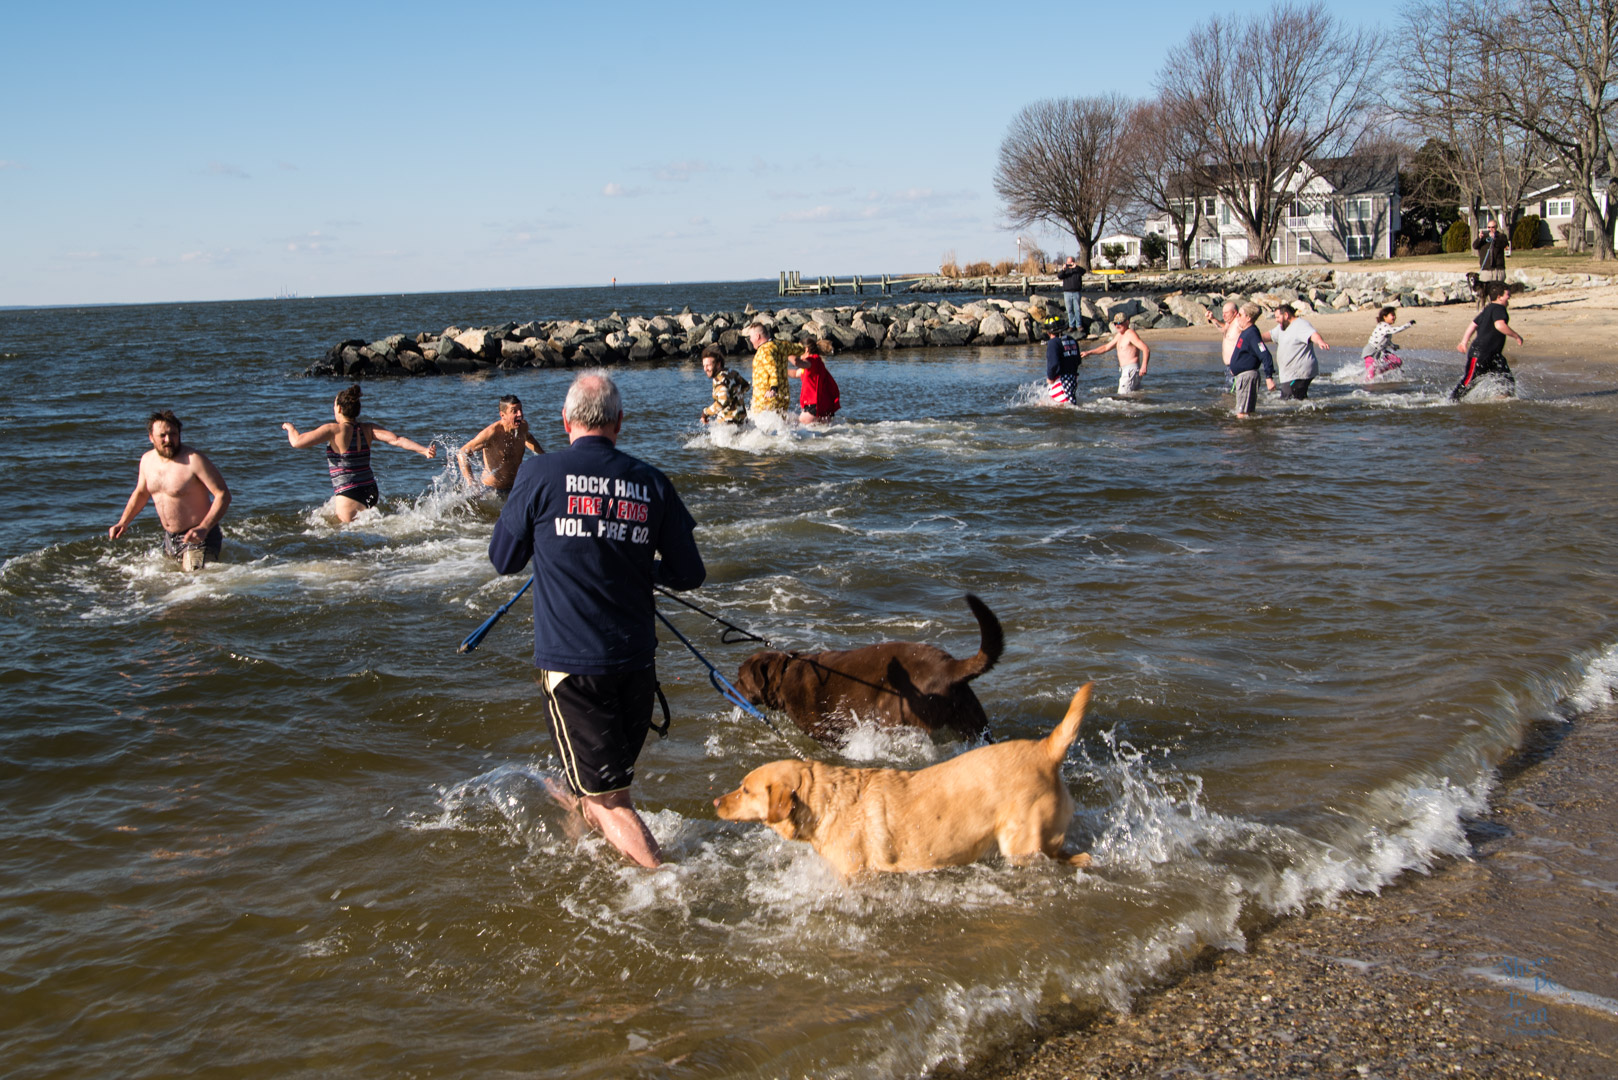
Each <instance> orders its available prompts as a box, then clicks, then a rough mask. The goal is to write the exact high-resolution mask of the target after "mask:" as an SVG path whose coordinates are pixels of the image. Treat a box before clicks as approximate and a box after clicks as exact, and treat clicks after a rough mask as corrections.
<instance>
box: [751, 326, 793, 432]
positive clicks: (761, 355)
mask: <svg viewBox="0 0 1618 1080" xmlns="http://www.w3.org/2000/svg"><path fill="white" fill-rule="evenodd" d="M747 342H748V344H750V345H751V346H753V407H752V413H753V422H754V423H755V424H756V423H758V421H759V419H760V418H761V417H762V416H763V415H764V414H765V413H775V414H776V415H778V416H779V417H780V418H781V419H782V420H783V421H785V420H786V418H787V415H788V414H789V413H790V412H791V411H792V384H791V383H790V382H789V381H788V376H787V357H789V356H802V355H803V346H802V345H799V344H798V343H797V342H793V341H772V340H771V339H770V332H769V331H768V330H766V329H764V327H763V326H760V325H759V324H758V323H754V324H753V325H752V326H749V327H748V328H747Z"/></svg>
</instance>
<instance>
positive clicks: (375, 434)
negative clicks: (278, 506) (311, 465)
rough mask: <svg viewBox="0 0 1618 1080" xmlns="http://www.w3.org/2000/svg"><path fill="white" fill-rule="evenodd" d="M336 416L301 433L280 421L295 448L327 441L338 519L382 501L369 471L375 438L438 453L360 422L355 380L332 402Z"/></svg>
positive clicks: (346, 518)
mask: <svg viewBox="0 0 1618 1080" xmlns="http://www.w3.org/2000/svg"><path fill="white" fill-rule="evenodd" d="M332 415H333V417H335V419H334V420H333V421H332V422H331V423H329V424H321V425H320V426H319V427H317V428H314V429H313V430H311V431H306V432H304V433H303V434H301V435H300V434H299V433H298V429H297V428H296V427H294V426H293V425H291V424H282V425H281V430H282V431H285V432H286V433H287V442H288V443H290V444H291V445H292V447H293V448H294V449H298V450H301V449H303V448H304V447H306V446H317V445H319V444H320V443H325V444H326V468H327V471H328V472H330V473H331V490H332V509H333V510H334V511H335V512H336V514H337V520H338V521H342V522H349V521H353V520H354V519H355V518H356V517H358V516H359V513H360V511H361V510H364V509H366V508H367V507H371V506H375V505H376V504H377V503H379V502H381V501H382V496H381V493H380V492H379V491H378V490H377V486H376V475H375V474H374V473H372V472H371V444H372V443H373V442H374V441H376V440H377V439H381V440H382V441H383V442H385V443H387V444H388V445H390V446H397V447H400V448H401V449H405V450H414V451H415V452H416V453H418V454H420V455H421V456H422V457H424V458H428V459H431V458H434V457H437V456H438V447H437V446H436V445H433V444H428V445H427V446H423V445H421V444H420V443H418V442H412V441H411V440H410V439H407V438H405V437H404V436H403V435H395V434H394V433H393V432H391V431H389V430H388V429H387V428H381V427H377V426H376V425H375V424H362V423H360V420H359V415H360V387H359V384H358V383H355V384H354V385H353V386H350V387H349V388H348V389H347V390H344V391H343V392H342V393H340V394H338V395H337V400H336V401H334V402H332Z"/></svg>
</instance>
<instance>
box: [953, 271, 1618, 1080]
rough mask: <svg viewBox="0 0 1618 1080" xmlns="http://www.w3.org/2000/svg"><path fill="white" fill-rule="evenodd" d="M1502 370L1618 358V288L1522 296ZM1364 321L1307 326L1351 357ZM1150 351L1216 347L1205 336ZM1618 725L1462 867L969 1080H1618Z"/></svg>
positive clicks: (1453, 864)
mask: <svg viewBox="0 0 1618 1080" xmlns="http://www.w3.org/2000/svg"><path fill="white" fill-rule="evenodd" d="M1511 311H1512V326H1513V327H1514V328H1516V329H1517V330H1518V332H1519V333H1521V334H1522V335H1523V337H1524V338H1525V339H1526V342H1527V344H1526V345H1524V346H1521V347H1518V348H1516V349H1514V350H1513V351H1512V353H1511V356H1512V361H1513V363H1514V364H1517V365H1518V366H1527V365H1532V364H1533V363H1534V362H1535V360H1536V359H1537V358H1545V359H1552V358H1560V357H1570V356H1573V357H1582V358H1589V359H1618V348H1615V345H1614V333H1615V331H1618V288H1613V287H1606V288H1600V289H1578V290H1566V291H1556V292H1549V291H1547V292H1538V293H1524V294H1521V295H1520V297H1518V298H1516V299H1514V301H1513V302H1512V304H1511ZM1374 314H1375V313H1374V312H1370V311H1358V312H1349V313H1334V314H1325V315H1317V316H1311V317H1310V318H1311V321H1312V322H1313V323H1314V325H1315V327H1316V328H1317V329H1318V330H1319V331H1320V332H1321V335H1322V336H1323V337H1325V338H1326V340H1327V341H1329V342H1331V343H1332V344H1333V346H1334V348H1343V349H1355V348H1357V347H1358V346H1359V345H1360V344H1362V343H1363V341H1364V338H1365V337H1366V336H1367V335H1368V334H1369V332H1370V328H1371V325H1372V320H1373V319H1374ZM1474 314H1475V309H1473V308H1472V307H1471V306H1470V305H1452V306H1449V307H1443V308H1420V309H1407V310H1404V311H1401V314H1400V319H1401V321H1403V320H1404V319H1406V318H1410V317H1414V318H1416V320H1417V325H1416V326H1415V327H1412V328H1411V329H1410V330H1408V331H1406V332H1405V333H1404V334H1402V335H1401V337H1400V342H1401V344H1404V345H1406V346H1408V347H1415V348H1452V347H1453V346H1454V344H1455V342H1456V341H1457V340H1459V338H1460V335H1461V332H1462V330H1463V329H1464V327H1465V325H1466V323H1467V322H1468V321H1469V320H1470V319H1471V318H1472V317H1473V315H1474ZM1146 336H1147V338H1148V340H1151V341H1156V340H1163V339H1169V340H1203V339H1209V340H1211V334H1210V333H1209V331H1208V330H1205V329H1201V330H1199V329H1197V328H1185V329H1181V330H1170V331H1165V332H1160V333H1151V332H1148V334H1147V335H1146ZM1615 756H1618V709H1614V708H1613V707H1612V706H1610V705H1609V706H1607V707H1606V708H1604V709H1602V710H1599V711H1597V712H1596V713H1593V714H1587V715H1586V716H1585V717H1584V718H1583V719H1582V720H1580V721H1578V722H1574V723H1559V722H1556V721H1547V722H1544V723H1542V724H1541V725H1540V726H1538V727H1536V728H1535V729H1533V730H1532V731H1531V732H1530V733H1529V736H1528V738H1527V740H1526V745H1525V746H1524V748H1523V749H1522V750H1520V751H1519V752H1518V754H1517V755H1516V756H1515V757H1513V758H1512V759H1510V760H1508V761H1506V762H1504V763H1503V764H1502V766H1501V768H1500V775H1501V781H1500V783H1499V785H1498V786H1497V787H1496V789H1495V791H1494V792H1493V794H1492V796H1491V798H1490V811H1489V813H1488V814H1487V815H1486V816H1485V817H1483V818H1481V819H1478V820H1475V821H1472V822H1470V823H1469V827H1468V839H1469V840H1470V841H1471V847H1472V851H1471V854H1470V856H1468V857H1466V858H1462V859H1451V860H1445V861H1443V862H1440V863H1439V864H1438V865H1436V866H1435V867H1433V868H1432V870H1431V872H1429V873H1427V874H1417V873H1406V874H1405V875H1403V876H1402V877H1401V878H1400V879H1399V880H1398V881H1397V882H1396V883H1395V884H1394V885H1393V886H1392V887H1390V888H1388V889H1385V890H1383V892H1382V893H1381V894H1380V895H1374V896H1373V895H1353V896H1348V897H1345V898H1343V899H1342V900H1341V901H1339V902H1338V903H1337V904H1336V905H1335V906H1333V907H1330V908H1325V909H1319V908H1317V909H1314V910H1311V911H1309V912H1307V913H1305V914H1303V915H1301V916H1298V917H1296V918H1291V919H1284V920H1281V921H1279V922H1276V923H1274V924H1273V925H1270V926H1268V927H1262V928H1255V929H1254V930H1252V931H1251V932H1250V933H1249V935H1248V938H1249V943H1248V949H1247V951H1246V952H1244V953H1238V952H1223V953H1217V954H1207V955H1205V956H1204V957H1203V958H1202V960H1201V962H1200V963H1199V964H1198V966H1197V967H1196V969H1195V970H1192V971H1190V972H1187V973H1186V974H1185V975H1184V976H1183V978H1181V979H1180V980H1179V981H1177V982H1174V983H1172V984H1170V985H1167V986H1164V987H1162V988H1159V989H1157V990H1155V991H1153V992H1150V993H1148V994H1146V995H1145V996H1144V997H1143V998H1142V999H1141V1000H1139V1001H1138V1002H1137V1003H1136V1006H1135V1008H1134V1010H1133V1011H1132V1012H1130V1013H1127V1014H1122V1015H1116V1014H1114V1015H1106V1016H1102V1017H1096V1018H1091V1019H1088V1020H1083V1021H1078V1022H1075V1021H1073V1020H1072V1019H1071V1018H1069V1019H1068V1020H1067V1021H1066V1024H1067V1025H1068V1026H1069V1027H1070V1030H1066V1031H1062V1030H1061V1029H1062V1027H1063V1022H1062V1021H1053V1022H1052V1023H1051V1025H1050V1027H1049V1029H1048V1030H1047V1031H1046V1032H1045V1033H1044V1036H1043V1038H1042V1039H1039V1040H1035V1039H1030V1040H1029V1042H1028V1043H1027V1044H1026V1045H1021V1046H1015V1047H1008V1048H1007V1049H1006V1050H1005V1052H1004V1053H1003V1054H1002V1056H1001V1057H1000V1058H998V1059H997V1060H995V1061H993V1062H990V1063H986V1064H984V1065H982V1066H980V1067H979V1068H977V1069H975V1070H969V1071H967V1072H965V1073H960V1074H956V1073H952V1072H948V1071H945V1072H941V1073H939V1075H940V1076H954V1075H961V1076H966V1077H971V1078H973V1080H1055V1078H1071V1080H1080V1078H1086V1080H1088V1078H1097V1080H1100V1078H1103V1077H1106V1078H1111V1077H1170V1076H1193V1077H1195V1076H1222V1077H1223V1076H1230V1077H1252V1078H1262V1080H1268V1078H1272V1077H1305V1076H1310V1077H1319V1076H1330V1077H1373V1078H1374V1077H1385V1078H1389V1080H1392V1078H1394V1077H1510V1078H1513V1080H1517V1078H1525V1077H1554V1078H1559V1080H1585V1078H1588V1080H1597V1078H1607V1077H1611V1076H1615V1075H1618V1001H1615V1000H1614V999H1615V998H1618V919H1615V918H1614V915H1613V897H1614V891H1615V886H1614V885H1613V884H1612V883H1613V882H1614V881H1618V841H1615V840H1614V838H1613V836H1612V834H1611V827H1610V826H1611V822H1612V821H1613V820H1614V818H1615V816H1618V799H1615V798H1614V794H1613V789H1612V787H1611V785H1610V783H1609V781H1608V779H1607V777H1606V775H1605V773H1606V770H1607V768H1608V765H1607V763H1608V762H1611V761H1612V760H1614V758H1615Z"/></svg>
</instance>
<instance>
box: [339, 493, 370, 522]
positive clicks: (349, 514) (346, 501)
mask: <svg viewBox="0 0 1618 1080" xmlns="http://www.w3.org/2000/svg"><path fill="white" fill-rule="evenodd" d="M331 501H332V502H333V503H334V504H335V505H334V506H333V507H332V509H333V510H335V511H336V512H337V520H338V521H341V522H345V523H346V522H350V521H353V520H354V519H355V518H357V517H359V516H360V511H361V510H364V509H365V504H364V503H362V502H360V501H359V500H358V499H350V498H349V497H348V496H347V495H333V496H332V500H331Z"/></svg>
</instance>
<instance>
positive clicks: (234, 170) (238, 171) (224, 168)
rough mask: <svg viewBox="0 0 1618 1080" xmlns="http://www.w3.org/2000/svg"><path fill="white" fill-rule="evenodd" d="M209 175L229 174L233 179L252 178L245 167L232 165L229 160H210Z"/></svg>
mask: <svg viewBox="0 0 1618 1080" xmlns="http://www.w3.org/2000/svg"><path fill="white" fill-rule="evenodd" d="M208 175H209V176H228V177H230V178H231V179H232V180H248V179H251V178H250V177H249V176H248V175H247V171H246V170H245V169H243V168H242V167H241V166H239V165H232V164H230V163H229V162H227V161H210V162H208Z"/></svg>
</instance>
